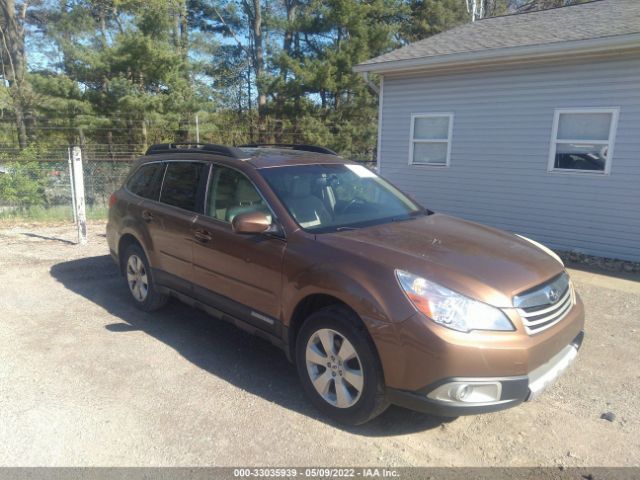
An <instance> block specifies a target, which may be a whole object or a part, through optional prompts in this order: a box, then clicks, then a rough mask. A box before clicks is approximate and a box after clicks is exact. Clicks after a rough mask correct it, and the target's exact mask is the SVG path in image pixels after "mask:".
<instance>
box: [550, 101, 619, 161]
mask: <svg viewBox="0 0 640 480" xmlns="http://www.w3.org/2000/svg"><path fill="white" fill-rule="evenodd" d="M617 120H618V110H617V109H615V108H596V109H580V110H570V109H558V110H556V111H555V115H554V120H553V133H552V137H551V151H550V154H549V171H556V170H558V171H569V172H571V171H573V172H591V173H609V171H610V169H611V158H612V155H613V141H614V137H615V129H616V125H617Z"/></svg>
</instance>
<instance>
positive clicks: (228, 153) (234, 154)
mask: <svg viewBox="0 0 640 480" xmlns="http://www.w3.org/2000/svg"><path fill="white" fill-rule="evenodd" d="M172 152H189V153H197V152H202V153H214V154H217V155H222V156H224V157H231V158H247V154H246V153H245V152H243V151H242V150H240V149H239V148H235V147H229V146H227V145H216V144H215V143H197V142H184V143H156V144H155V145H151V146H150V147H149V148H148V149H147V155H155V154H159V153H172Z"/></svg>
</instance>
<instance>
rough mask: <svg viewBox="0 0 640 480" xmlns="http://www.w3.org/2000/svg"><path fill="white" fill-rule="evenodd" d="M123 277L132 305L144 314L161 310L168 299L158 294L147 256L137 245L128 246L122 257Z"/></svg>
mask: <svg viewBox="0 0 640 480" xmlns="http://www.w3.org/2000/svg"><path fill="white" fill-rule="evenodd" d="M124 275H125V278H126V280H127V286H128V287H129V292H130V293H131V296H132V297H133V300H134V304H135V306H136V307H138V308H139V309H140V310H142V311H144V312H152V311H154V310H158V309H159V308H162V307H163V306H164V305H165V304H166V303H167V300H168V299H169V297H168V296H167V295H164V294H162V293H160V292H158V289H157V287H156V285H155V283H154V281H153V276H152V274H151V268H150V267H149V261H148V260H147V256H146V255H145V254H144V252H143V251H142V248H140V246H139V245H135V244H134V245H129V247H127V249H126V250H125V255H124Z"/></svg>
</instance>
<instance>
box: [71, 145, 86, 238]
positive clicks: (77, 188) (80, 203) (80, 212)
mask: <svg viewBox="0 0 640 480" xmlns="http://www.w3.org/2000/svg"><path fill="white" fill-rule="evenodd" d="M72 158H73V194H74V202H73V203H74V207H75V210H76V215H75V217H76V225H77V226H78V243H79V244H80V245H86V244H87V215H86V213H85V205H84V172H83V170H82V149H81V148H80V147H79V146H77V145H76V146H75V147H73V150H72Z"/></svg>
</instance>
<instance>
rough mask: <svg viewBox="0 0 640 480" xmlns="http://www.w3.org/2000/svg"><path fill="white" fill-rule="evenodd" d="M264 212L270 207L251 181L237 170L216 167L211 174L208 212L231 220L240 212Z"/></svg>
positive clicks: (222, 218) (224, 220) (221, 218)
mask: <svg viewBox="0 0 640 480" xmlns="http://www.w3.org/2000/svg"><path fill="white" fill-rule="evenodd" d="M256 211H260V212H264V213H267V214H269V208H268V207H267V205H266V204H265V202H264V200H263V199H262V197H261V196H260V194H259V193H258V191H257V190H256V188H255V187H254V186H253V184H252V183H251V181H250V180H249V179H248V178H247V177H245V176H244V175H243V174H242V173H240V172H238V171H237V170H233V169H231V168H225V167H216V169H215V170H214V172H213V175H212V176H211V185H210V186H209V201H208V202H207V208H206V212H205V213H206V214H207V215H209V216H211V217H213V218H217V219H218V220H222V221H223V222H231V221H232V220H233V218H234V217H235V216H236V215H238V214H240V213H247V212H256Z"/></svg>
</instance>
